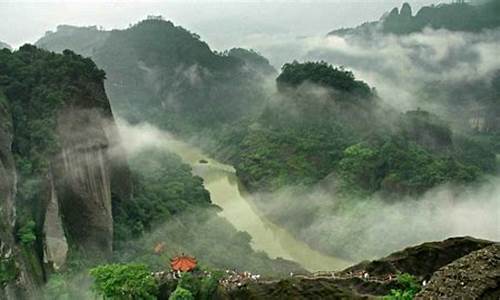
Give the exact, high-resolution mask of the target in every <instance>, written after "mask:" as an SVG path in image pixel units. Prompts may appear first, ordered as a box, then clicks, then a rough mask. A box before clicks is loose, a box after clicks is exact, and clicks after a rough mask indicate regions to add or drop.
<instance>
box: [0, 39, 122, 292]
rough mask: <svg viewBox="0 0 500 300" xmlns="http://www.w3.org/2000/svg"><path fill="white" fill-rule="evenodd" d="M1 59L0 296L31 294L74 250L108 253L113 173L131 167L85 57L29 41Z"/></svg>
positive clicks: (98, 76) (98, 78)
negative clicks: (122, 154)
mask: <svg viewBox="0 0 500 300" xmlns="http://www.w3.org/2000/svg"><path fill="white" fill-rule="evenodd" d="M0 62H1V64H0V66H1V67H0V77H1V78H2V80H1V81H0V92H1V94H0V96H1V97H0V117H1V118H0V120H2V123H1V124H0V178H1V180H0V197H1V198H0V208H1V210H0V213H1V215H2V217H1V221H2V224H1V226H0V242H1V245H0V254H1V259H2V260H1V265H0V287H1V290H0V299H2V298H7V299H18V298H32V297H33V295H34V294H33V293H34V292H30V291H34V290H35V289H36V285H37V282H42V281H43V280H44V277H45V276H46V274H47V272H50V271H51V270H58V269H61V268H64V266H65V263H66V261H67V259H68V258H69V257H70V256H71V255H73V254H76V253H78V255H80V256H81V255H83V256H85V257H88V258H92V259H102V258H105V257H108V256H110V255H111V251H112V241H113V217H112V210H111V191H112V186H113V184H112V183H113V182H117V181H120V185H122V186H126V185H127V182H128V179H127V176H128V172H127V167H126V165H125V163H124V162H123V161H122V160H121V158H120V157H119V155H116V154H115V153H116V152H117V151H116V150H117V148H119V147H120V146H119V145H118V142H119V138H118V137H117V134H116V132H117V129H116V128H115V124H114V121H113V115H112V113H111V108H110V105H109V102H108V99H107V97H106V94H105V91H104V84H103V79H104V73H103V72H102V71H100V70H99V69H97V68H96V66H95V65H94V64H93V62H92V61H90V60H89V59H83V58H82V57H81V56H78V55H76V54H74V53H72V52H69V51H65V53H64V54H63V55H59V54H53V53H50V52H46V51H42V50H39V49H36V48H35V47H32V46H28V45H26V46H23V47H21V49H20V50H19V51H17V52H10V51H8V50H3V51H1V52H0ZM118 152H119V151H118ZM113 177H117V178H120V180H116V179H114V178H113ZM117 193H118V194H120V195H122V196H123V195H125V194H126V193H127V188H126V187H121V188H117ZM16 210H17V214H16ZM28 220H33V223H34V227H33V228H31V229H25V228H30V227H29V226H26V224H30V222H29V221H28ZM21 290H25V291H27V292H23V293H21V294H16V293H20V291H21Z"/></svg>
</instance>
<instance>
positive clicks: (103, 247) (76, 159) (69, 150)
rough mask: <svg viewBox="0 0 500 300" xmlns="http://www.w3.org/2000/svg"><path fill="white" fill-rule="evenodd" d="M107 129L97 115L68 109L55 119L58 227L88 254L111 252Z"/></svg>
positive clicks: (81, 110)
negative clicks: (57, 144) (60, 223)
mask: <svg viewBox="0 0 500 300" xmlns="http://www.w3.org/2000/svg"><path fill="white" fill-rule="evenodd" d="M105 126H106V124H105V123H103V117H102V116H101V115H100V113H99V111H97V110H94V109H78V108H75V107H69V108H66V109H64V110H62V111H61V113H60V115H59V117H58V138H59V142H60V145H61V152H60V153H59V154H58V155H56V158H55V160H54V164H53V166H52V169H53V172H54V178H55V185H56V191H57V198H58V199H60V200H59V202H60V204H61V213H62V215H63V216H64V220H63V223H64V224H65V227H66V229H67V232H68V234H69V236H70V237H71V239H72V241H73V242H74V244H75V246H78V247H79V249H80V250H81V251H83V252H87V253H89V254H93V255H95V254H98V255H99V254H102V255H109V254H111V250H112V240H113V238H112V237H113V217H112V215H111V184H110V182H111V175H110V165H109V157H108V153H107V150H108V147H109V143H108V139H107V136H106V131H105Z"/></svg>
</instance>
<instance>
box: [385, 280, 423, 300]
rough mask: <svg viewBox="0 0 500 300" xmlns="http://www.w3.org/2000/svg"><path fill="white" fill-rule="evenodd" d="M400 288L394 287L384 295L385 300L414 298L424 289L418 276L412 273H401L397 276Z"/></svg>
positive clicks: (409, 299) (410, 299)
mask: <svg viewBox="0 0 500 300" xmlns="http://www.w3.org/2000/svg"><path fill="white" fill-rule="evenodd" d="M397 282H398V285H400V286H401V288H400V289H393V290H391V293H390V294H389V295H387V296H385V297H384V300H412V299H413V298H414V297H415V295H416V294H417V293H418V292H419V291H420V290H421V289H422V286H421V285H420V283H419V282H418V281H417V280H416V278H415V277H414V276H412V275H410V274H406V273H405V274H401V275H399V276H398V278H397Z"/></svg>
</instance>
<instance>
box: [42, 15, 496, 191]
mask: <svg viewBox="0 0 500 300" xmlns="http://www.w3.org/2000/svg"><path fill="white" fill-rule="evenodd" d="M89 30H91V31H94V34H95V39H98V40H100V39H101V37H102V36H103V34H104V33H103V32H101V31H99V30H96V29H95V28H94V29H88V28H83V29H75V34H74V37H78V36H79V35H80V34H81V35H82V37H81V39H82V43H75V38H73V39H72V40H70V41H68V42H67V44H64V42H65V40H64V39H63V38H60V36H61V37H63V36H64V31H63V33H61V34H59V31H58V32H56V33H50V34H48V35H47V36H46V37H44V38H42V39H41V40H40V41H39V42H38V45H40V46H43V47H46V48H48V49H52V50H60V49H62V48H63V47H66V46H67V47H70V48H73V49H75V50H76V51H78V50H80V51H83V52H85V51H86V50H83V49H81V47H82V45H88V44H89V43H90V44H93V45H95V44H96V43H94V42H89V37H88V32H89ZM106 35H109V36H108V37H107V38H106V40H105V41H104V42H102V43H100V45H99V46H98V47H96V48H94V49H93V50H92V53H91V55H92V56H93V57H94V59H95V60H96V62H97V64H98V65H99V66H100V67H102V68H103V69H104V70H106V72H107V74H108V82H107V90H108V92H109V95H110V98H111V102H112V105H113V108H114V110H115V112H116V113H117V114H118V115H120V116H124V117H125V118H126V119H128V120H130V121H132V122H139V121H150V122H152V123H154V124H156V125H158V126H160V127H161V128H164V129H169V130H172V131H174V132H177V133H181V134H183V135H184V136H186V137H187V136H193V135H194V136H197V137H198V138H202V139H207V140H210V141H211V142H210V145H208V147H207V148H208V149H210V151H212V153H214V154H216V155H217V156H218V157H219V158H221V159H223V160H226V161H230V162H231V163H233V164H234V166H235V168H236V170H237V173H238V176H239V177H240V178H241V179H242V180H243V182H245V183H246V185H247V186H248V187H251V188H252V189H253V190H259V189H265V190H275V189H277V188H280V187H284V186H286V185H290V184H306V185H311V184H314V183H317V182H319V181H320V180H321V179H323V178H325V177H326V176H328V175H330V174H332V173H333V172H335V173H338V174H337V176H340V177H341V178H344V179H345V181H346V182H349V183H348V184H347V185H348V186H349V187H350V188H351V187H355V189H356V190H358V189H360V190H361V191H363V193H364V192H368V193H372V192H375V191H379V190H387V191H390V192H398V193H400V192H403V193H417V192H422V191H425V190H427V189H428V188H430V187H433V186H435V185H437V184H440V183H443V182H447V181H457V182H467V181H471V180H474V179H475V178H477V177H478V175H479V174H480V173H481V172H483V170H482V169H481V168H480V167H479V168H476V167H477V164H478V163H477V162H471V161H465V160H464V158H463V155H462V154H461V153H466V152H467V153H468V152H469V151H471V150H470V149H462V148H461V147H466V146H464V145H470V144H471V143H472V144H474V143H473V142H470V143H465V144H458V142H457V144H456V145H454V144H453V142H451V140H452V137H451V136H452V135H451V133H449V134H448V135H449V136H448V139H449V140H450V142H449V147H448V148H446V147H441V148H438V149H434V148H429V147H427V148H426V146H428V145H425V144H422V143H421V144H419V143H418V142H419V140H416V141H413V140H411V138H410V137H408V136H406V135H405V134H404V133H403V132H394V130H392V129H391V127H392V124H396V123H397V122H400V121H398V119H399V117H398V116H397V113H395V112H390V113H388V116H390V117H388V118H387V117H386V118H384V119H383V120H381V119H380V118H379V117H378V115H377V113H380V111H381V110H384V108H382V107H380V106H379V105H378V104H377V103H378V101H377V95H376V92H374V90H372V89H371V88H370V87H369V86H368V85H367V84H366V83H364V82H361V81H359V80H356V79H355V78H354V75H353V74H352V73H351V72H349V71H346V70H343V69H336V68H333V67H332V66H329V65H327V64H325V63H304V64H301V63H296V62H295V63H290V64H286V65H285V66H284V67H283V70H282V72H281V74H280V75H279V76H278V77H277V79H276V87H275V89H276V90H277V92H276V93H274V94H272V93H271V94H270V93H269V92H268V91H267V90H268V89H269V88H268V87H267V86H268V85H266V84H265V82H264V81H263V78H264V77H263V74H266V75H269V74H272V73H273V72H272V68H271V67H270V66H269V64H268V62H267V60H265V59H264V58H262V57H260V56H259V55H257V54H256V53H253V52H249V51H247V50H243V49H233V50H231V51H228V52H226V53H224V54H218V53H214V52H212V51H211V50H210V48H209V47H208V45H207V44H206V43H204V42H202V41H200V39H199V37H198V36H196V35H195V34H192V33H190V32H189V31H187V30H185V29H183V28H181V27H176V26H174V25H173V24H172V23H171V22H168V21H163V20H161V19H148V20H145V21H142V22H139V23H138V24H136V25H134V26H132V27H130V28H129V29H126V30H115V31H111V32H110V33H106ZM85 48H86V49H87V48H88V47H87V46H85ZM118 58H119V59H118ZM245 66H246V67H245ZM271 98H275V99H273V100H272V101H269V99H271ZM401 118H402V119H404V118H405V117H401ZM353 120H356V122H354V121H353ZM361 120H362V121H361ZM401 122H402V121H401ZM440 126H442V127H443V128H444V129H442V130H448V131H449V130H450V129H448V128H447V125H445V124H444V123H443V125H440ZM438 127H439V126H436V127H423V128H425V129H423V128H419V129H418V130H422V131H424V132H422V133H419V134H420V135H433V134H434V132H433V130H437V131H439V130H441V129H440V128H438ZM411 130H413V129H411ZM418 130H417V129H414V130H413V131H418ZM425 130H426V131H425ZM455 138H457V139H458V137H455ZM431 139H432V138H431ZM391 145H394V147H392V146H391ZM396 145H397V146H396ZM403 145H404V146H403ZM205 146H206V145H205ZM351 146H352V147H354V146H356V147H354V148H350V147H351ZM398 147H404V148H403V149H406V150H404V151H402V152H401V153H400V154H396V153H394V154H393V155H398V159H402V160H403V161H404V162H405V163H406V164H409V165H408V166H407V167H410V168H413V167H414V166H422V167H420V169H418V170H413V169H412V170H411V171H410V172H416V174H413V173H411V174H410V173H406V174H403V173H401V172H403V170H402V169H401V170H399V171H398V170H395V169H393V168H395V167H396V165H399V163H398V164H395V165H393V166H391V163H389V165H388V162H387V159H388V157H391V155H389V153H388V152H387V153H386V151H395V149H396V148H398ZM471 147H472V146H471ZM358 148H359V149H358ZM480 148H481V147H480ZM391 149H393V150H391ZM450 149H451V150H450ZM481 149H482V148H481ZM355 150H356V151H355ZM357 150H359V151H357ZM360 151H361V152H360ZM478 151H479V150H478ZM485 151H486V152H487V151H488V150H485ZM366 152H368V153H366ZM416 153H419V155H416ZM487 153H489V152H487ZM363 155H368V157H367V156H363ZM401 155H403V156H401ZM376 157H380V158H376ZM490 158H491V155H487V156H485V158H484V159H490ZM366 159H370V160H373V161H372V164H371V165H372V167H371V169H369V170H365V169H363V170H358V171H355V168H353V167H352V166H350V164H353V163H354V164H362V165H364V162H363V163H361V161H358V160H366ZM423 162H425V164H424V165H425V167H423V166H424V165H422V163H423ZM489 162H490V163H491V160H490V161H489ZM486 163H488V162H486ZM483 166H484V165H483ZM448 167H450V168H448ZM404 169H407V168H406V167H405V168H404ZM342 170H344V171H342ZM451 170H455V171H451ZM353 172H354V173H356V172H359V174H364V175H363V176H361V175H358V174H353ZM371 172H372V173H373V175H368V174H371ZM404 172H407V171H404ZM429 174H434V175H432V176H429ZM414 175H415V176H414ZM415 178H422V179H421V180H420V181H415V180H416V179H415Z"/></svg>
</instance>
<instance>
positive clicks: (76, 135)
mask: <svg viewBox="0 0 500 300" xmlns="http://www.w3.org/2000/svg"><path fill="white" fill-rule="evenodd" d="M104 78H105V73H104V71H102V70H100V69H98V68H97V67H96V65H95V64H94V63H93V62H92V61H91V60H90V59H88V58H82V57H81V56H79V55H77V54H75V53H74V52H72V51H70V50H65V51H63V54H55V53H51V52H47V51H44V50H40V49H37V48H36V47H34V46H31V45H24V46H22V47H21V48H20V49H19V51H15V52H11V51H10V50H7V49H4V50H1V51H0V107H1V110H0V113H1V116H2V118H1V120H2V124H0V125H1V126H0V142H1V143H0V145H1V147H0V151H1V152H0V153H1V156H0V158H1V160H0V162H1V164H0V178H1V181H0V195H1V197H2V202H1V210H0V211H1V214H2V217H1V226H0V242H1V245H2V246H1V247H0V251H1V252H0V254H1V260H0V287H1V289H0V296H1V297H7V298H16V299H24V298H34V297H35V295H37V294H38V295H39V293H40V291H38V288H40V286H41V285H42V284H43V283H44V282H46V281H47V280H48V281H49V282H52V280H53V276H52V275H51V274H52V273H53V272H54V271H65V273H63V274H65V275H64V276H67V277H68V280H69V279H70V278H72V276H73V275H75V276H76V274H79V272H81V271H84V270H85V268H86V267H87V266H90V265H92V264H95V263H96V262H103V261H111V260H114V261H121V260H123V259H126V260H127V261H131V260H135V259H139V258H140V260H141V262H142V263H145V262H146V263H148V264H149V265H150V266H158V265H161V264H164V261H163V260H162V258H160V257H158V256H156V255H155V254H154V252H153V250H152V249H153V247H154V241H151V242H149V243H146V242H143V243H142V244H140V246H137V245H138V243H137V242H134V240H135V239H139V238H141V236H142V235H143V234H144V233H145V232H150V231H153V230H157V229H158V228H159V227H160V226H161V225H162V224H164V223H165V222H172V223H175V224H177V226H180V228H175V227H167V229H166V230H167V231H166V232H165V231H163V233H164V234H166V236H168V238H169V245H170V246H171V247H173V249H177V250H178V251H181V250H183V249H189V250H190V251H192V253H195V254H196V255H199V257H202V258H204V260H205V264H207V265H208V266H213V267H221V268H222V267H228V266H239V267H241V268H245V269H249V270H251V269H252V268H254V270H256V269H257V268H258V269H259V270H262V271H263V272H270V273H279V272H285V273H286V272H289V271H291V270H301V268H300V267H299V266H298V265H296V264H293V263H291V262H287V261H284V260H279V261H276V260H271V259H269V257H267V256H266V255H264V254H257V253H255V252H254V251H253V250H252V248H251V247H250V244H249V239H248V238H247V237H246V236H245V235H244V234H243V235H242V234H241V233H239V232H237V231H236V230H235V229H234V228H233V227H232V226H231V225H230V224H229V223H227V222H226V221H225V220H223V219H221V218H219V217H217V215H216V212H217V209H216V207H215V206H213V205H212V204H211V201H210V195H209V194H208V192H207V191H206V190H205V189H204V187H203V181H202V179H201V178H199V177H195V176H193V175H192V174H191V169H190V167H189V166H187V165H185V164H184V163H182V161H181V159H180V158H179V157H177V156H175V155H173V154H170V153H168V152H165V150H162V149H154V148H152V149H149V150H147V151H145V152H140V153H135V154H134V155H131V156H127V155H126V153H125V152H124V148H122V144H121V140H120V137H119V135H118V132H117V128H116V125H115V123H114V118H113V114H112V112H111V107H110V105H109V102H108V98H107V96H106V93H105V91H104V83H103V80H104ZM196 226H202V227H203V228H205V229H209V232H210V235H207V234H203V235H195V236H194V237H193V239H194V240H196V241H198V242H199V243H200V244H199V245H204V246H207V245H210V247H211V248H212V249H213V250H214V251H222V250H221V249H231V251H232V252H233V253H234V254H235V255H233V256H213V253H214V252H212V251H207V249H205V248H195V247H194V246H193V245H192V243H189V241H187V240H186V239H185V236H184V235H183V234H179V232H177V233H176V231H180V232H182V229H181V228H185V227H189V228H195V227H196ZM194 232H195V233H196V232H198V231H197V230H194ZM222 235H223V236H224V238H221V236H222ZM202 241H203V242H202ZM146 256H149V257H150V258H149V259H146V258H145V257H146ZM239 256H243V257H246V258H247V259H246V260H245V261H242V260H241V259H239ZM58 276H60V275H58ZM57 278H60V277H57V276H56V279H57ZM58 280H59V279H58ZM75 280H76V281H78V280H79V279H75ZM57 282H58V281H56V282H55V283H51V284H57ZM68 282H70V281H68ZM79 288H81V287H79ZM52 292H56V293H67V292H68V290H66V289H56V291H52ZM59 295H62V294H59ZM53 296H54V295H53ZM54 297H55V296H54Z"/></svg>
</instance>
